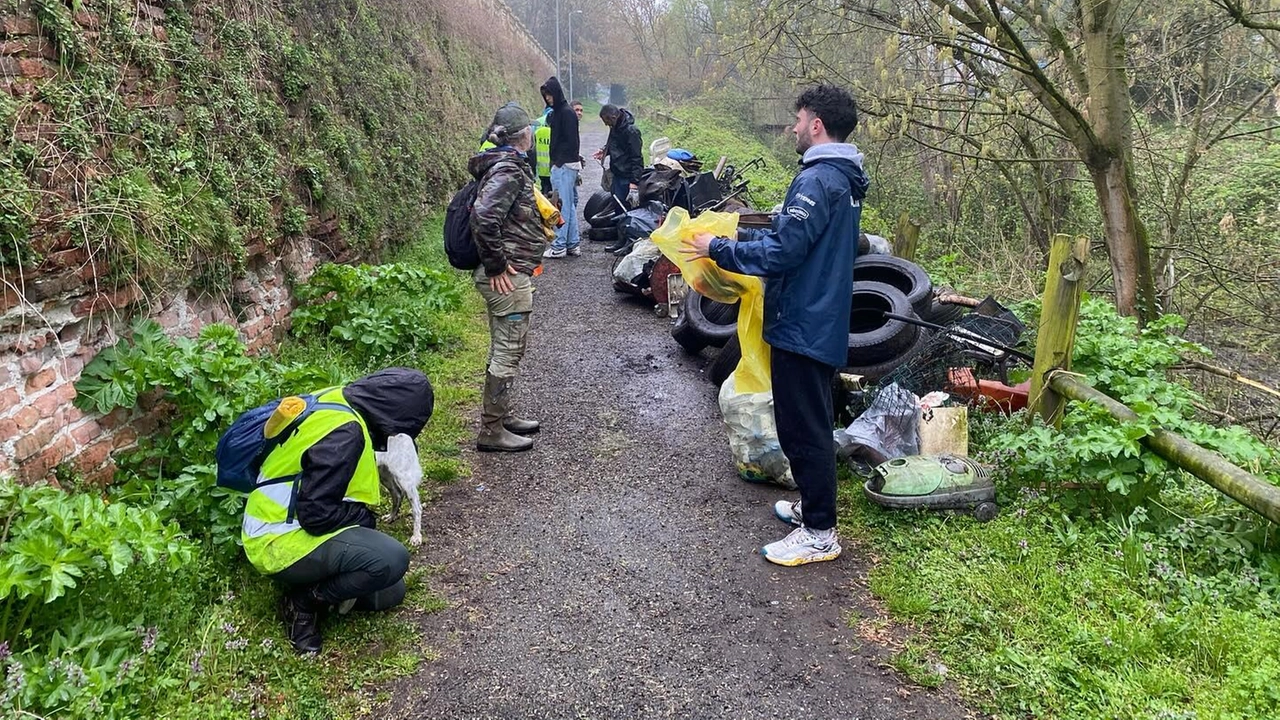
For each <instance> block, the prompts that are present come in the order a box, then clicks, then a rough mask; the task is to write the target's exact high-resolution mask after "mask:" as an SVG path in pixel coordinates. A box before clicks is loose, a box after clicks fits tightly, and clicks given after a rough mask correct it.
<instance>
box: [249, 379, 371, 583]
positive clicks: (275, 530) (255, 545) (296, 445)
mask: <svg viewBox="0 0 1280 720" xmlns="http://www.w3.org/2000/svg"><path fill="white" fill-rule="evenodd" d="M316 396H317V398H316V399H317V401H318V402H320V403H329V404H334V405H342V406H345V407H346V408H348V409H347V410H337V409H328V408H325V407H323V406H321V407H317V408H316V409H314V410H312V411H311V414H309V415H307V416H306V417H305V418H303V419H302V422H301V423H300V424H299V425H298V429H297V430H296V431H294V433H293V435H292V436H290V437H289V438H288V439H287V440H285V441H284V442H283V443H281V444H280V445H278V446H277V447H276V448H275V449H274V450H272V451H271V452H270V454H268V455H267V457H266V459H265V460H263V461H262V469H261V470H260V471H259V474H258V486H257V488H255V489H254V491H253V492H252V493H250V494H249V500H248V502H247V503H245V507H244V523H243V524H242V525H241V526H240V539H241V541H242V542H243V543H244V554H245V555H246V556H248V558H249V562H250V563H251V564H252V565H253V566H254V567H255V568H257V570H258V572H260V573H262V574H264V575H274V574H275V573H278V572H280V571H281V570H284V569H285V568H287V567H289V566H290V565H292V564H294V563H296V562H298V561H299V560H301V559H302V558H304V557H306V555H307V554H308V553H310V552H311V551H312V550H315V549H316V548H318V547H320V544H321V543H323V542H324V541H325V540H328V539H329V538H331V537H333V536H334V535H337V534H338V533H340V532H342V531H343V530H348V529H350V527H354V526H350V527H344V528H339V529H337V530H335V531H333V532H331V533H327V534H325V535H312V534H311V533H309V532H307V531H306V530H303V529H302V526H301V525H299V524H298V521H297V518H296V517H295V504H296V503H297V500H298V489H299V486H300V484H301V480H302V455H303V453H305V452H306V451H307V450H308V449H310V448H311V446H312V445H315V444H316V443H318V442H320V441H321V440H323V439H324V438H325V437H326V436H328V435H329V433H331V432H333V431H334V430H336V429H338V428H339V427H341V426H343V425H346V424H347V423H349V422H355V423H357V424H359V425H360V434H361V435H363V436H364V450H363V451H362V452H361V453H360V461H359V462H358V463H357V465H356V472H355V474H354V475H352V476H351V481H350V482H349V483H348V485H347V492H346V496H345V497H344V498H343V500H345V501H347V502H359V503H364V504H365V505H369V506H373V505H377V504H378V501H379V499H380V493H381V490H380V488H379V485H378V468H377V465H375V464H374V458H373V442H372V441H371V440H370V438H369V428H368V427H367V426H366V425H365V422H364V418H362V417H360V414H359V413H357V412H355V410H351V409H350V408H351V405H350V404H348V403H347V400H346V398H344V397H343V396H342V388H329V389H327V390H322V391H320V392H319V393H316Z"/></svg>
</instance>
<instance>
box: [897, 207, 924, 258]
mask: <svg viewBox="0 0 1280 720" xmlns="http://www.w3.org/2000/svg"><path fill="white" fill-rule="evenodd" d="M919 242H920V223H918V222H913V221H912V220H911V215H910V214H909V213H907V212H906V211H905V210H904V211H903V212H902V214H901V215H899V216H898V228H897V230H896V231H895V232H894V233H893V254H894V255H896V256H898V257H900V258H902V259H903V260H915V259H916V244H917V243H919Z"/></svg>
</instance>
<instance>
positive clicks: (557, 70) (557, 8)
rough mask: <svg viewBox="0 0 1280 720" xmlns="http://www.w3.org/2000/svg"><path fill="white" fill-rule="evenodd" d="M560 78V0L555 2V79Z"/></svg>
mask: <svg viewBox="0 0 1280 720" xmlns="http://www.w3.org/2000/svg"><path fill="white" fill-rule="evenodd" d="M559 76H560V0H556V77H559Z"/></svg>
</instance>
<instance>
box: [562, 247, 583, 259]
mask: <svg viewBox="0 0 1280 720" xmlns="http://www.w3.org/2000/svg"><path fill="white" fill-rule="evenodd" d="M565 252H567V253H569V257H579V256H580V255H582V248H580V247H578V246H577V245H574V246H573V247H571V248H569V249H568V250H566V251H565Z"/></svg>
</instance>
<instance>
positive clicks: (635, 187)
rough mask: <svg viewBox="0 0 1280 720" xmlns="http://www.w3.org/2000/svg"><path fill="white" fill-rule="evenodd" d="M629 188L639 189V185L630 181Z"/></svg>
mask: <svg viewBox="0 0 1280 720" xmlns="http://www.w3.org/2000/svg"><path fill="white" fill-rule="evenodd" d="M631 189H632V190H639V189H640V187H639V186H638V185H636V184H635V183H631Z"/></svg>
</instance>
